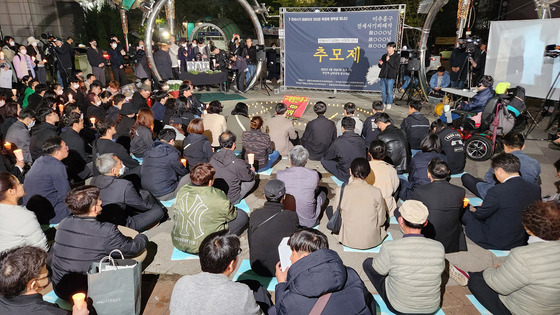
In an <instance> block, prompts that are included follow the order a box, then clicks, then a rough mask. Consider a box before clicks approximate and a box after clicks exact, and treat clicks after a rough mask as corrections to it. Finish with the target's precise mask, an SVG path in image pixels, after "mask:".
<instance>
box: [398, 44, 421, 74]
mask: <svg viewBox="0 0 560 315" xmlns="http://www.w3.org/2000/svg"><path fill="white" fill-rule="evenodd" d="M401 65H406V71H420V66H421V65H422V63H421V62H420V52H419V51H418V50H413V49H410V50H402V51H401Z"/></svg>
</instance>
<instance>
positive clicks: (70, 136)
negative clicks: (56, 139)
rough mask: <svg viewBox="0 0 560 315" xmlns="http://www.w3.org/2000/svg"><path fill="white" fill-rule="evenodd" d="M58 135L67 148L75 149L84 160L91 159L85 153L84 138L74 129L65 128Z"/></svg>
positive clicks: (88, 160)
mask: <svg viewBox="0 0 560 315" xmlns="http://www.w3.org/2000/svg"><path fill="white" fill-rule="evenodd" d="M60 137H61V138H62V140H64V142H66V145H67V146H68V149H70V150H73V151H76V152H77V153H78V154H79V155H80V156H81V157H82V159H84V161H86V162H90V161H91V156H89V155H88V154H87V153H86V143H85V141H84V139H83V138H82V137H81V136H80V134H79V133H77V132H76V131H75V130H74V129H72V128H66V130H64V132H63V133H61V134H60Z"/></svg>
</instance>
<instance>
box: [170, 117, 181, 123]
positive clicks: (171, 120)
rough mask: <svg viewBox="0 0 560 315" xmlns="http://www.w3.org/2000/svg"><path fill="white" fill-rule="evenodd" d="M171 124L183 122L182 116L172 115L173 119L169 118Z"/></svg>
mask: <svg viewBox="0 0 560 315" xmlns="http://www.w3.org/2000/svg"><path fill="white" fill-rule="evenodd" d="M169 124H170V125H172V124H179V125H181V124H183V120H182V119H181V118H180V117H171V119H169Z"/></svg>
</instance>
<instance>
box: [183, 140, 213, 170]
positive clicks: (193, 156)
mask: <svg viewBox="0 0 560 315" xmlns="http://www.w3.org/2000/svg"><path fill="white" fill-rule="evenodd" d="M183 146H184V148H183V156H184V157H185V158H186V159H187V162H188V163H189V164H188V165H187V168H188V169H189V170H191V169H192V168H193V167H195V166H196V164H198V163H207V162H208V161H209V160H210V157H211V156H212V154H213V152H212V146H210V141H208V138H206V136H203V135H200V134H198V133H189V135H188V136H187V137H186V138H185V140H183Z"/></svg>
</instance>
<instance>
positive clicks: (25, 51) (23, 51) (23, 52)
mask: <svg viewBox="0 0 560 315" xmlns="http://www.w3.org/2000/svg"><path fill="white" fill-rule="evenodd" d="M19 52H21V54H22V55H25V54H27V49H22V50H20V51H19Z"/></svg>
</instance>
